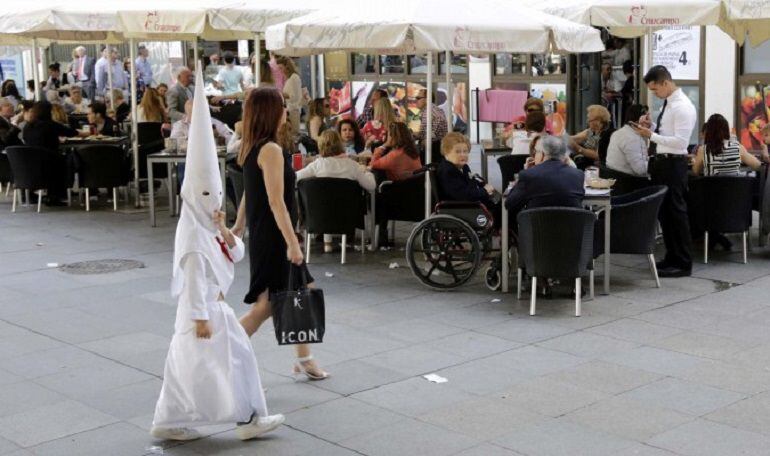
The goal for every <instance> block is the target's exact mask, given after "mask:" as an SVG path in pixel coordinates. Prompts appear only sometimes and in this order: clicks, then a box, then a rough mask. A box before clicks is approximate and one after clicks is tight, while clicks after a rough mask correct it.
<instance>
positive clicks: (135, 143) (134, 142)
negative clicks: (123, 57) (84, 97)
mask: <svg viewBox="0 0 770 456" xmlns="http://www.w3.org/2000/svg"><path fill="white" fill-rule="evenodd" d="M128 46H129V51H128V52H129V55H130V57H129V58H130V59H131V82H130V84H131V86H130V87H131V151H132V152H133V155H134V186H135V187H136V188H135V191H136V199H135V200H134V201H135V204H136V207H139V136H138V132H137V131H136V130H137V128H138V127H137V124H136V46H135V42H134V39H133V38H131V39H129V40H128ZM149 185H152V182H150V183H149Z"/></svg>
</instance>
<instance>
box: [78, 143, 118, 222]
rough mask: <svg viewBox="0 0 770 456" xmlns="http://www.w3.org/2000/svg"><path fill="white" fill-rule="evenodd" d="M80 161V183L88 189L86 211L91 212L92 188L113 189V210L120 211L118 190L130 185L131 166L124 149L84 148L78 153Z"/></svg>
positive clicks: (115, 147)
mask: <svg viewBox="0 0 770 456" xmlns="http://www.w3.org/2000/svg"><path fill="white" fill-rule="evenodd" d="M77 154H78V158H79V160H80V168H79V170H78V183H79V185H80V187H83V188H85V189H86V211H90V210H91V202H90V200H91V198H90V197H91V193H90V189H92V188H111V189H112V208H113V210H115V211H117V210H118V188H119V187H125V186H127V185H128V181H129V180H130V178H129V175H130V173H129V170H130V164H129V162H128V157H127V156H126V152H125V151H124V150H123V148H121V147H119V146H112V145H93V146H83V147H81V148H80V149H78V151H77Z"/></svg>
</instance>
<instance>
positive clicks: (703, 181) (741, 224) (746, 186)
mask: <svg viewBox="0 0 770 456" xmlns="http://www.w3.org/2000/svg"><path fill="white" fill-rule="evenodd" d="M753 185H754V183H753V179H752V178H751V177H745V176H709V177H702V178H699V179H694V180H692V181H691V182H690V190H691V192H692V193H693V198H694V199H696V200H697V201H699V202H700V207H701V209H700V211H699V212H700V214H699V215H700V217H701V219H700V223H701V224H702V225H701V226H703V229H704V231H705V233H704V248H703V262H704V263H708V260H709V232H712V233H723V234H724V233H741V234H742V237H743V262H744V263H747V262H748V239H747V238H748V236H749V228H750V227H751V193H752V189H753Z"/></svg>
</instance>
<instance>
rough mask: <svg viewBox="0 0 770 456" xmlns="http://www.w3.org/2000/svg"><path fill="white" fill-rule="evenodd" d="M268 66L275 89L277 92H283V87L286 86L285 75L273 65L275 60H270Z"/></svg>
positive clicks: (276, 65) (275, 64)
mask: <svg viewBox="0 0 770 456" xmlns="http://www.w3.org/2000/svg"><path fill="white" fill-rule="evenodd" d="M268 65H270V72H271V73H273V81H274V82H275V88H276V89H278V91H279V92H283V85H284V84H286V75H284V74H283V71H281V68H280V67H279V66H278V64H277V63H275V59H272V58H271V59H270V61H269V62H268Z"/></svg>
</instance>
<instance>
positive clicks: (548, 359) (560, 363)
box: [486, 345, 588, 375]
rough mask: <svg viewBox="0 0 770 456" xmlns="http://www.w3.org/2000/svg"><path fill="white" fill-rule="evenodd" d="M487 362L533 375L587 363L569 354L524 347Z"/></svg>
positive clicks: (496, 356)
mask: <svg viewBox="0 0 770 456" xmlns="http://www.w3.org/2000/svg"><path fill="white" fill-rule="evenodd" d="M486 359H487V361H488V362H492V363H497V364H507V365H510V366H512V367H514V368H515V369H516V370H518V371H521V372H524V373H529V374H533V375H545V374H550V373H553V372H557V371H560V370H562V369H568V368H570V367H574V366H577V365H579V364H583V363H586V362H588V359H586V358H580V357H577V356H574V355H570V354H569V353H563V352H560V351H556V350H548V349H546V348H541V347H535V346H531V345H530V346H526V347H522V348H517V349H514V350H509V351H507V352H504V353H500V354H498V355H494V356H490V357H489V358H486Z"/></svg>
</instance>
